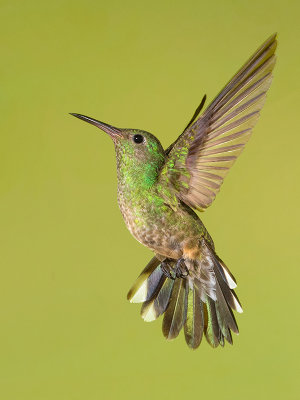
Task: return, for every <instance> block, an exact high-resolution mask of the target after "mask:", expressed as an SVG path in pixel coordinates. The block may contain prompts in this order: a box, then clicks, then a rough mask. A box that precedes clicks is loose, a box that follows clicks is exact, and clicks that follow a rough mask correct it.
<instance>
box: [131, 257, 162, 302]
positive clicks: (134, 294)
mask: <svg viewBox="0 0 300 400" xmlns="http://www.w3.org/2000/svg"><path fill="white" fill-rule="evenodd" d="M159 265H160V261H159V259H158V258H157V257H153V258H152V259H151V260H150V262H149V263H148V264H147V265H146V267H145V269H144V270H143V271H142V272H141V274H140V276H139V277H138V278H137V280H136V281H135V282H134V284H133V285H132V287H131V289H130V290H129V292H128V294H127V299H128V300H129V301H130V302H131V303H143V302H144V301H148V300H149V299H151V297H152V296H153V294H154V293H155V291H156V289H157V285H158V283H159V281H160V279H161V277H162V276H163V272H162V270H161V269H160V268H157V267H158V266H159Z"/></svg>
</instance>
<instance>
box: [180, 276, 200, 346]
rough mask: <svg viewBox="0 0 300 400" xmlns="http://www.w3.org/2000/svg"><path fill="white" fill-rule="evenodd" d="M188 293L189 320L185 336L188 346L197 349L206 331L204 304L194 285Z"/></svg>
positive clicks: (186, 324) (185, 327)
mask: <svg viewBox="0 0 300 400" xmlns="http://www.w3.org/2000/svg"><path fill="white" fill-rule="evenodd" d="M190 286H191V287H190V288H189V291H188V304H187V318H186V322H185V325H184V335H185V340H186V342H187V344H188V346H189V347H190V348H192V349H196V348H197V347H199V346H200V343H201V340H202V336H203V331H204V310H203V302H202V300H201V299H200V296H199V292H198V290H197V288H195V286H194V284H193V283H192V284H191V285H190Z"/></svg>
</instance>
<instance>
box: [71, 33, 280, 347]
mask: <svg viewBox="0 0 300 400" xmlns="http://www.w3.org/2000/svg"><path fill="white" fill-rule="evenodd" d="M276 46H277V40H276V34H274V35H272V36H271V37H270V38H269V39H267V40H266V41H265V42H264V43H263V44H262V45H261V47H260V48H259V49H258V50H257V51H256V52H255V53H254V55H253V56H252V57H251V58H250V59H249V60H248V61H247V62H246V63H245V64H244V65H243V67H242V68H241V69H240V70H239V71H238V72H237V73H236V74H235V75H234V76H233V78H232V79H231V80H230V81H229V82H228V83H227V85H226V86H225V87H224V88H223V89H222V90H221V91H220V93H219V94H218V95H217V96H216V98H215V99H214V100H213V101H212V102H211V103H210V104H209V105H208V107H207V108H206V109H205V111H204V112H202V113H201V111H202V109H203V107H204V104H205V101H206V95H205V96H204V97H203V99H202V101H201V103H200V105H199V107H198V108H197V109H196V111H195V113H194V115H193V117H192V119H191V120H190V122H189V123H188V124H187V126H186V128H185V129H184V130H183V132H182V133H181V134H180V135H179V137H178V138H177V139H176V140H175V141H174V143H173V144H171V145H170V146H169V147H168V148H167V149H165V150H164V148H163V147H162V145H161V143H160V141H159V140H158V139H157V138H156V137H155V136H154V135H152V134H151V133H149V132H146V131H144V130H140V129H123V128H116V127H114V126H112V125H109V124H107V123H104V122H101V121H98V120H96V119H93V118H90V117H87V116H85V115H82V114H75V113H71V114H72V115H73V116H75V117H77V118H80V119H82V120H84V121H86V122H88V123H90V124H92V125H95V126H96V127H98V128H100V129H101V130H102V131H104V132H106V133H107V134H108V135H109V136H110V137H111V139H112V141H113V143H114V147H115V153H116V159H117V180H118V190H117V192H118V204H119V208H120V210H121V213H122V215H123V218H124V221H125V224H126V226H127V228H128V229H129V231H130V233H131V234H132V235H133V236H134V237H135V238H136V239H137V240H138V241H139V242H140V243H141V244H143V245H144V246H146V247H148V248H149V249H150V250H152V251H153V252H154V256H153V258H152V259H151V260H150V262H149V263H148V264H147V266H146V267H145V269H144V270H143V271H142V273H141V274H140V276H139V277H138V278H137V280H136V281H135V283H134V284H133V286H132V288H131V289H130V290H129V293H128V295H127V297H128V299H129V300H130V302H132V303H142V307H141V316H142V318H143V319H144V320H145V321H153V320H156V319H157V318H158V317H159V316H160V315H163V321H162V331H163V334H164V336H165V337H166V339H168V340H172V339H174V338H176V337H177V336H178V335H179V333H180V331H181V329H182V328H183V330H184V335H185V340H186V343H187V344H188V346H189V347H190V348H191V349H196V348H197V347H198V346H199V345H200V343H201V341H202V338H203V337H205V338H206V340H207V342H208V343H209V344H210V345H211V346H212V347H214V348H215V347H217V346H219V345H221V346H224V344H225V340H226V341H227V342H228V343H230V344H232V343H233V341H232V334H231V332H234V333H236V334H238V332H239V331H238V326H237V323H236V319H235V316H234V313H233V311H237V312H238V313H241V312H242V311H243V310H242V307H241V304H240V301H239V299H238V297H237V295H236V293H235V291H234V289H235V288H236V286H237V285H236V280H235V278H234V276H233V275H232V273H231V272H230V271H229V269H228V268H227V266H226V265H225V263H224V262H223V261H222V260H221V258H220V257H219V256H218V255H217V252H216V249H215V245H214V242H213V240H212V238H211V236H210V235H209V233H208V231H207V230H206V228H205V226H204V224H203V222H202V221H201V219H200V218H199V216H198V214H197V213H196V211H197V210H198V211H204V210H205V209H206V208H207V207H209V206H210V205H211V203H212V202H213V200H214V199H215V197H216V194H217V193H218V192H219V190H220V187H221V185H222V183H223V180H224V178H225V176H226V174H227V173H228V171H229V169H230V168H231V166H232V165H233V164H234V162H235V160H236V159H237V157H238V156H239V155H240V154H241V152H242V151H243V149H244V147H245V144H246V143H247V142H248V140H249V138H250V136H251V133H252V129H253V127H254V125H255V124H256V122H257V120H258V117H259V114H260V110H261V108H262V107H263V104H264V101H265V97H266V93H267V90H268V89H269V87H270V84H271V81H272V71H273V68H274V65H275V50H276Z"/></svg>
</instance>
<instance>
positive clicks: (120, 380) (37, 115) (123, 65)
mask: <svg viewBox="0 0 300 400" xmlns="http://www.w3.org/2000/svg"><path fill="white" fill-rule="evenodd" d="M0 18H1V23H0V33H1V34H0V41H1V47H0V48H1V63H0V109H1V118H0V129H1V135H0V141H1V143H0V151H1V156H0V164H1V166H0V174H1V181H0V212H1V215H0V220H1V231H0V235H1V239H0V240H1V241H0V247H1V248H0V254H1V278H0V343H1V344H0V346H1V349H0V397H1V399H5V400H19V399H20V400H27V399H30V400H50V399H51V400H66V399H67V400H68V399H72V400H73V399H74V400H75V399H76V400H77V399H80V400H85V399H88V400H94V399H131V400H132V399H142V400H148V399H188V398H195V399H196V398H199V399H204V398H210V399H217V398H221V399H223V400H229V399H233V398H235V399H254V398H255V399H285V400H290V399H297V398H299V397H298V396H299V392H298V389H299V376H298V374H297V368H299V308H298V307H299V279H300V272H299V219H298V217H299V213H298V209H299V201H298V198H299V168H298V166H299V162H298V157H299V156H298V155H299V145H300V134H299V101H298V97H297V94H298V93H299V61H300V60H299V39H300V38H299V28H298V26H299V21H298V20H299V5H296V1H294V2H293V1H274V0H273V1H271V0H270V1H269V0H254V1H251V2H250V1H248V2H246V1H245V2H244V1H236V0H235V1H234V0H230V1H228V0H226V1H221V0H217V1H202V0H201V1H185V2H183V1H150V2H149V1H147V2H146V1H125V2H124V1H114V0H113V1H96V0H94V1H92V0H85V1H75V0H73V1H66V0H52V1H51V2H45V1H33V0H31V1H30V0H27V1H15V0H9V1H0ZM275 31H278V33H279V47H278V63H277V66H276V69H275V78H274V82H273V84H272V87H271V89H270V91H269V95H268V99H267V102H266V105H265V107H264V109H263V112H262V116H261V119H260V121H259V123H258V125H257V127H256V128H255V131H254V135H253V137H252V139H251V141H250V143H249V144H248V145H247V149H246V150H245V152H244V153H243V154H242V156H241V157H240V159H239V160H238V162H237V163H236V165H235V166H234V168H233V170H232V171H231V172H230V174H229V175H228V177H227V179H226V181H225V184H224V186H223V188H222V190H221V192H220V194H219V195H218V196H217V199H216V201H215V203H214V204H213V206H212V207H210V208H209V209H208V210H207V212H205V214H202V218H203V221H204V223H205V224H206V226H207V228H208V230H209V232H210V234H211V235H212V237H213V238H214V240H215V244H216V248H217V251H218V254H219V255H220V257H221V258H223V259H224V261H225V262H226V263H227V265H228V266H229V267H230V269H231V270H232V271H233V273H234V275H235V276H236V278H237V279H238V284H239V285H238V295H239V297H240V299H241V302H242V304H243V306H244V309H245V312H244V314H242V315H238V316H237V318H238V323H239V326H240V332H241V333H240V335H239V336H238V337H237V336H235V337H234V346H233V347H231V346H229V345H226V346H225V348H224V349H221V348H220V349H219V348H218V349H216V350H214V349H212V348H210V347H209V345H208V344H207V343H206V342H205V341H203V343H202V345H201V346H200V348H199V349H198V350H197V351H195V352H193V351H191V350H189V349H188V347H187V346H186V345H185V343H184V339H183V335H182V334H181V335H180V337H179V338H178V339H177V340H175V341H173V342H167V341H165V339H164V338H163V336H162V334H161V321H156V322H154V323H151V324H146V323H145V322H143V321H142V319H141V318H140V316H139V306H138V305H132V304H130V303H129V302H127V300H126V293H127V290H128V289H129V287H130V286H131V284H132V283H133V281H134V280H135V278H136V276H137V275H138V274H139V273H140V271H141V269H142V268H143V267H144V266H145V264H146V262H147V261H148V260H149V258H150V257H151V253H150V251H149V250H148V249H146V248H144V247H143V246H141V245H140V244H139V243H137V242H136V241H135V240H134V239H133V238H132V237H131V236H130V234H129V232H127V230H126V228H125V225H124V223H123V221H122V217H121V215H120V213H119V210H118V206H117V202H116V171H115V160H114V150H113V145H112V143H111V141H110V139H109V138H108V137H107V136H106V135H105V134H104V133H103V132H101V131H99V130H97V129H96V128H95V127H92V126H89V125H88V124H85V123H83V122H82V121H79V120H76V119H75V118H73V117H71V116H69V115H68V113H69V112H78V113H83V114H87V115H89V116H91V117H95V118H98V119H100V120H103V121H105V122H108V123H111V124H114V125H116V126H119V127H132V128H141V129H145V130H148V131H150V132H153V133H154V134H156V135H157V136H159V137H160V138H161V141H162V144H163V145H164V146H167V145H169V143H170V142H171V141H172V140H174V139H175V138H176V136H177V135H178V134H179V133H180V132H181V130H182V128H183V127H184V126H185V124H186V123H187V121H188V120H189V118H190V117H191V115H192V114H193V112H194V110H195V108H196V107H197V105H198V104H199V102H200V100H201V98H202V96H203V94H204V93H207V94H208V100H209V101H210V100H212V98H213V97H214V96H215V95H216V94H217V93H218V91H219V90H220V89H221V88H222V86H223V85H224V84H225V83H226V82H227V81H228V79H229V78H230V77H231V76H232V75H233V74H234V73H235V72H236V71H237V69H238V68H240V66H241V65H242V64H243V63H244V62H245V61H246V59H247V58H248V57H249V56H250V55H251V54H252V53H253V52H254V51H255V50H256V48H257V47H258V46H259V45H260V44H261V43H262V42H263V41H264V40H265V39H266V38H267V37H268V36H270V35H271V34H272V33H273V32H275ZM298 372H299V371H298Z"/></svg>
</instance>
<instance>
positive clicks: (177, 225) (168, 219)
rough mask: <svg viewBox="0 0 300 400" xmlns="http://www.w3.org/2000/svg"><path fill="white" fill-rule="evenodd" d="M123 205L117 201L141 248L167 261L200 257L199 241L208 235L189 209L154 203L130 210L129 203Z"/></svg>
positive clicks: (195, 215)
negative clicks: (165, 258) (141, 245)
mask: <svg viewBox="0 0 300 400" xmlns="http://www.w3.org/2000/svg"><path fill="white" fill-rule="evenodd" d="M126 203H127V202H126ZM126 203H125V202H124V201H122V199H120V198H119V206H120V210H121V213H122V215H123V218H124V221H125V224H126V226H127V228H128V229H129V231H130V232H131V234H132V235H133V236H134V237H135V238H136V239H137V240H138V241H139V242H140V243H142V244H143V245H144V246H146V247H148V248H150V249H151V250H153V251H154V252H155V253H157V254H160V255H162V256H164V257H167V258H173V259H178V258H181V257H183V256H186V257H188V258H196V257H198V256H199V254H198V253H199V249H200V246H199V243H200V239H201V238H202V237H203V236H205V237H206V236H208V237H209V235H208V233H207V231H206V229H205V227H204V225H203V224H202V222H201V220H200V219H199V217H198V216H197V214H195V213H194V212H193V211H192V210H190V212H187V211H186V210H185V209H180V210H179V211H178V212H175V211H174V210H173V209H171V208H170V207H168V206H166V205H165V204H162V205H161V206H159V207H158V206H157V205H155V204H147V205H143V207H139V206H136V207H132V204H130V206H128V204H126ZM209 239H210V237H209Z"/></svg>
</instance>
